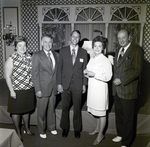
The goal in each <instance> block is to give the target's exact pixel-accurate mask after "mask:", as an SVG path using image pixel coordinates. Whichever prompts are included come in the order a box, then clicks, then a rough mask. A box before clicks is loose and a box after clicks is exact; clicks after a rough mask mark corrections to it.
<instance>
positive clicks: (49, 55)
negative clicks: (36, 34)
mask: <svg viewBox="0 0 150 147" xmlns="http://www.w3.org/2000/svg"><path fill="white" fill-rule="evenodd" d="M47 57H48V60H49V62H50V65H51V67H52V69H53V62H52V59H51V53H50V52H48V53H47Z"/></svg>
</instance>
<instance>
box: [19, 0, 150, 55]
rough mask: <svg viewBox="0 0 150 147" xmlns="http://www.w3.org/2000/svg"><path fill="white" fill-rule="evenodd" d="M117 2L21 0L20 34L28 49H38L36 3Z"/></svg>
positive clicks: (104, 0) (127, 0) (106, 0)
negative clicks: (26, 41) (25, 39)
mask: <svg viewBox="0 0 150 147" xmlns="http://www.w3.org/2000/svg"><path fill="white" fill-rule="evenodd" d="M112 3H113V4H118V0H101V1H99V0H34V1H33V0H21V25H22V29H21V30H22V35H23V36H25V37H27V40H28V46H27V47H28V48H27V49H28V51H29V52H35V51H37V50H39V28H38V27H39V26H38V24H37V17H38V16H37V7H36V6H37V5H57V4H58V5H61V4H63V5H65V4H112ZM119 3H128V4H131V3H132V4H138V3H142V4H144V3H150V1H149V0H120V1H119Z"/></svg>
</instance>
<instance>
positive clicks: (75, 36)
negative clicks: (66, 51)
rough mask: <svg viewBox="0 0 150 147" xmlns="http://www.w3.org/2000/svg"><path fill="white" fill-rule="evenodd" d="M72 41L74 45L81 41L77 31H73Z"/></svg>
mask: <svg viewBox="0 0 150 147" xmlns="http://www.w3.org/2000/svg"><path fill="white" fill-rule="evenodd" d="M70 41H71V44H72V45H77V44H78V42H79V41H80V36H79V34H78V33H77V32H73V34H72V36H71V37H70Z"/></svg>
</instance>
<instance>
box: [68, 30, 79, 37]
mask: <svg viewBox="0 0 150 147" xmlns="http://www.w3.org/2000/svg"><path fill="white" fill-rule="evenodd" d="M74 32H76V33H78V34H79V38H81V33H80V31H79V30H73V31H72V32H71V34H70V36H72V34H73V33H74Z"/></svg>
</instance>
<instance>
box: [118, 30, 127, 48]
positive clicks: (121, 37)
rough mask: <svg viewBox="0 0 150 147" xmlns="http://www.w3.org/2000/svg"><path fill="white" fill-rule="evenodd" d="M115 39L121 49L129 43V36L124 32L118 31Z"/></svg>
mask: <svg viewBox="0 0 150 147" xmlns="http://www.w3.org/2000/svg"><path fill="white" fill-rule="evenodd" d="M117 37H118V42H119V44H120V46H121V47H126V46H127V45H128V44H129V42H130V36H129V35H128V32H127V31H126V30H121V31H119V33H118V35H117Z"/></svg>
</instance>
